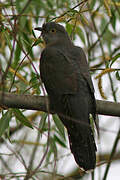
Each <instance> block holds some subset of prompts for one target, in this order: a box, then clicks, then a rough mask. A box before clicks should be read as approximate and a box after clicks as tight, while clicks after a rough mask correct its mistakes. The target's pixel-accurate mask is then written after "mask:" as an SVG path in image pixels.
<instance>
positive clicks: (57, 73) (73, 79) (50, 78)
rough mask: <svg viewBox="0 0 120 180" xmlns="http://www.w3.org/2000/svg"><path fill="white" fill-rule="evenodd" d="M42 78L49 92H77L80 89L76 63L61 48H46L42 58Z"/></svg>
mask: <svg viewBox="0 0 120 180" xmlns="http://www.w3.org/2000/svg"><path fill="white" fill-rule="evenodd" d="M40 72H41V79H42V81H43V82H44V84H45V87H46V89H47V91H48V92H52V91H54V92H56V93H58V94H75V93H76V92H77V90H78V82H77V72H76V65H75V63H74V62H72V60H71V59H69V58H68V57H67V56H65V55H64V53H63V52H62V51H61V50H57V49H56V48H51V47H48V48H45V49H44V50H43V52H42V54H41V59H40Z"/></svg>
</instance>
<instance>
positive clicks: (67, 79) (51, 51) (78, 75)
mask: <svg viewBox="0 0 120 180" xmlns="http://www.w3.org/2000/svg"><path fill="white" fill-rule="evenodd" d="M35 29H36V30H39V31H41V35H42V37H43V40H44V41H45V44H46V47H45V49H44V50H43V51H42V54H41V58H40V74H41V79H42V82H43V83H44V85H45V88H46V91H47V93H48V95H49V99H50V109H52V110H54V112H55V113H57V114H58V116H59V118H60V119H61V121H62V122H63V124H64V125H65V127H66V128H67V132H68V137H69V143H70V149H71V152H72V153H73V155H74V158H75V161H76V162H77V164H78V165H79V167H80V168H83V169H84V170H85V171H86V170H91V169H94V168H95V165H96V145H95V141H94V136H93V131H92V128H91V125H90V114H91V115H92V116H93V118H94V120H95V116H96V115H95V114H96V103H95V97H94V88H93V84H92V80H91V77H90V73H89V67H88V64H87V60H86V56H85V53H84V51H83V50H82V48H80V47H77V46H74V44H73V43H72V41H71V39H70V37H69V35H68V33H67V32H66V30H65V28H64V27H63V26H62V25H60V24H57V23H55V22H48V23H46V24H43V26H42V27H38V28H35Z"/></svg>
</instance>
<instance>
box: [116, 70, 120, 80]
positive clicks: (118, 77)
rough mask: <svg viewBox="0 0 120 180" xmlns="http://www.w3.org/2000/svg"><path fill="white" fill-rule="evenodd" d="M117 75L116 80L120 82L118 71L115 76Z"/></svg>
mask: <svg viewBox="0 0 120 180" xmlns="http://www.w3.org/2000/svg"><path fill="white" fill-rule="evenodd" d="M115 75H116V79H117V80H118V81H120V74H119V72H118V71H117V72H116V74H115Z"/></svg>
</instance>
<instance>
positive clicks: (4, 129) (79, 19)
mask: <svg viewBox="0 0 120 180" xmlns="http://www.w3.org/2000/svg"><path fill="white" fill-rule="evenodd" d="M48 21H56V22H58V23H61V24H62V25H64V27H65V28H66V30H67V32H68V33H69V35H70V36H71V39H72V40H73V42H74V43H75V44H76V45H78V46H81V47H82V48H83V49H84V51H85V52H86V54H87V57H88V62H89V66H90V72H91V75H92V77H93V81H94V86H95V90H96V98H99V99H106V100H112V101H114V102H119V99H120V89H119V87H120V86H119V83H120V43H119V42H120V28H119V27H120V2H119V0H99V1H97V0H83V1H79V0H44V1H43V0H0V91H2V92H11V93H16V94H30V95H44V92H43V89H42V88H41V82H40V79H39V76H40V75H39V59H40V54H41V51H42V49H43V48H44V43H43V40H42V39H41V38H38V37H39V35H40V34H39V33H38V32H35V31H34V28H35V27H38V26H41V25H42V24H43V23H44V22H48ZM38 43H39V44H38ZM16 103H17V102H16ZM99 120H100V138H99V140H97V143H98V145H97V146H98V154H97V168H96V169H95V171H94V173H92V174H90V173H89V174H81V172H80V171H79V169H78V167H77V166H76V164H75V162H74V159H73V157H72V156H71V153H70V150H69V145H68V138H67V135H66V130H65V129H64V127H63V125H62V123H61V121H60V120H59V119H58V117H57V116H56V115H53V116H51V115H48V114H47V113H45V112H38V111H28V110H19V109H12V108H10V109H7V108H6V107H1V108H0V136H1V138H0V146H1V148H0V178H1V179H5V180H6V179H20V180H21V179H40V180H44V179H49V180H50V179H55V180H58V179H59V180H60V179H68V180H69V179H92V180H94V179H95V180H98V179H100V180H101V179H103V180H105V179H107V177H108V174H110V173H112V172H111V171H109V169H110V168H109V167H110V165H111V163H112V166H113V165H115V164H114V162H116V163H117V162H118V160H120V152H119V151H118V149H117V148H118V144H119V138H120V129H119V125H120V124H119V122H120V119H119V118H116V121H115V118H114V119H112V118H111V117H107V119H105V117H104V116H100V117H99ZM110 128H111V130H110ZM106 132H107V134H106ZM103 141H104V142H103ZM102 143H103V145H102ZM119 145H120V144H119ZM103 166H104V171H103V170H101V169H102V168H103ZM115 167H116V166H115ZM108 171H109V173H108ZM116 171H117V170H116ZM101 172H102V173H101ZM117 173H119V172H116V174H117ZM110 175H111V174H110Z"/></svg>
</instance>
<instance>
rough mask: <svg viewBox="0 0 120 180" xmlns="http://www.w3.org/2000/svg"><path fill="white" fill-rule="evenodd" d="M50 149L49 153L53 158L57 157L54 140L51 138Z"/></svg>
mask: <svg viewBox="0 0 120 180" xmlns="http://www.w3.org/2000/svg"><path fill="white" fill-rule="evenodd" d="M50 148H51V151H52V152H53V153H54V156H55V157H57V147H56V144H55V140H54V138H52V137H51V138H50Z"/></svg>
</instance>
